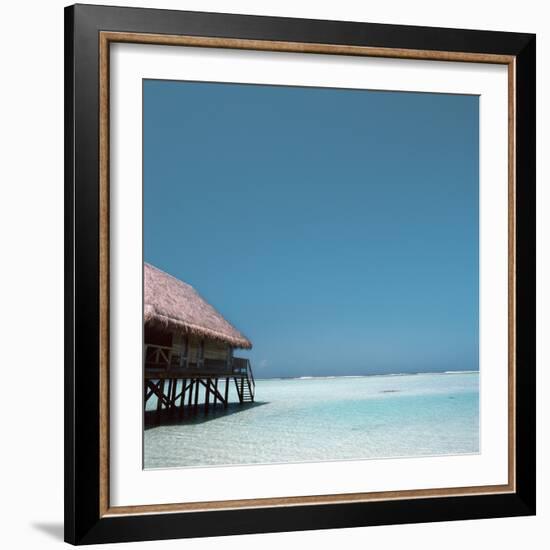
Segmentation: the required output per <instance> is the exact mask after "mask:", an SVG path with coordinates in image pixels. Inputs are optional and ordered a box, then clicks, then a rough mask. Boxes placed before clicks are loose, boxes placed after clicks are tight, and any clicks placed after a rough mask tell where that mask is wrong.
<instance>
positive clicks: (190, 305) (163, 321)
mask: <svg viewBox="0 0 550 550" xmlns="http://www.w3.org/2000/svg"><path fill="white" fill-rule="evenodd" d="M143 275H144V285H143V286H144V308H143V313H144V322H145V323H150V324H151V325H155V326H160V327H162V328H166V329H169V330H174V331H182V332H186V333H188V334H196V335H198V336H203V337H205V338H212V339H214V340H218V341H221V342H224V343H226V344H229V345H230V346H233V347H235V348H246V349H250V348H251V347H252V344H251V343H250V341H249V340H248V339H247V338H246V337H245V336H243V335H242V334H241V333H240V332H239V331H238V330H237V329H236V328H235V327H234V326H232V325H231V324H229V323H228V322H227V321H226V320H225V319H224V318H223V317H222V316H221V314H220V313H218V312H217V311H216V310H215V309H214V308H213V307H212V306H211V305H210V304H209V303H207V302H206V301H205V300H204V299H203V298H202V297H201V296H200V295H199V293H198V292H197V291H196V290H195V289H194V288H193V287H192V286H191V285H188V284H187V283H184V282H183V281H180V280H179V279H176V278H175V277H173V276H172V275H169V274H168V273H165V272H164V271H161V270H160V269H158V268H157V267H155V266H153V265H151V264H148V263H145V265H144V273H143Z"/></svg>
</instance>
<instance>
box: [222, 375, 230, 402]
mask: <svg viewBox="0 0 550 550" xmlns="http://www.w3.org/2000/svg"><path fill="white" fill-rule="evenodd" d="M228 397H229V378H226V379H225V403H224V404H223V406H224V407H225V408H226V409H227V404H228V403H229V399H228Z"/></svg>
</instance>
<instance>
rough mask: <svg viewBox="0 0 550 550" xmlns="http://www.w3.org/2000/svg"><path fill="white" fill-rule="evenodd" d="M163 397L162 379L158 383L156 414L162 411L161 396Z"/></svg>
mask: <svg viewBox="0 0 550 550" xmlns="http://www.w3.org/2000/svg"><path fill="white" fill-rule="evenodd" d="M163 395H164V378H163V379H162V380H161V381H160V387H159V393H158V395H157V412H159V413H160V411H161V409H162V396H163Z"/></svg>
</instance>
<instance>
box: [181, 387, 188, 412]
mask: <svg viewBox="0 0 550 550" xmlns="http://www.w3.org/2000/svg"><path fill="white" fill-rule="evenodd" d="M186 385H187V378H184V379H183V380H182V381H181V399H180V414H181V415H182V416H183V411H184V410H185V386H186Z"/></svg>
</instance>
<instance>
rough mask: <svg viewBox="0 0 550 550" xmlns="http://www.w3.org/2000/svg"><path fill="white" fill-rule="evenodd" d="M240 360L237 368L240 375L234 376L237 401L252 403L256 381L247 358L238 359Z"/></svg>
mask: <svg viewBox="0 0 550 550" xmlns="http://www.w3.org/2000/svg"><path fill="white" fill-rule="evenodd" d="M240 361H242V363H243V364H242V365H240V366H239V367H238V368H239V371H240V373H241V375H242V376H241V377H239V378H234V380H235V387H236V388H237V394H238V396H239V401H240V402H241V403H253V402H254V392H255V389H256V382H255V381H254V374H253V373H252V367H251V365H250V361H249V360H248V359H240Z"/></svg>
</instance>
